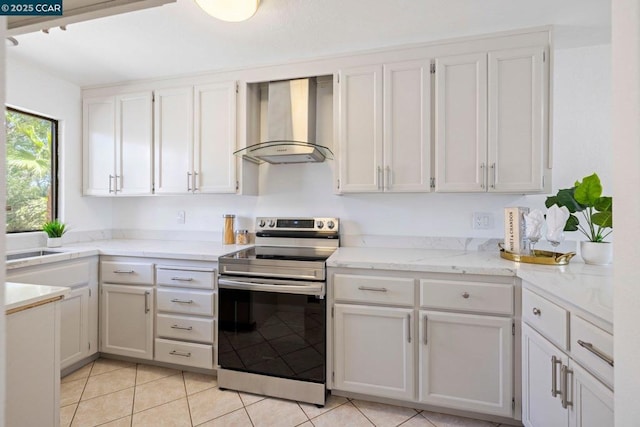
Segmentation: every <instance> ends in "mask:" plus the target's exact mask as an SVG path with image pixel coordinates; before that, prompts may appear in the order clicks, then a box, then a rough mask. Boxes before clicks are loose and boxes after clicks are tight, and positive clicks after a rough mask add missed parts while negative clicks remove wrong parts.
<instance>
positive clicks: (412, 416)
mask: <svg viewBox="0 0 640 427" xmlns="http://www.w3.org/2000/svg"><path fill="white" fill-rule="evenodd" d="M60 406H61V409H60V425H61V426H62V427H68V426H74V427H75V426H78V427H93V426H105V427H106V426H110V427H121V426H122V427H124V426H127V427H132V426H135V427H138V426H150V427H161V426H175V427H179V426H185V427H192V426H203V427H212V426H234V427H235V426H237V427H244V426H247V427H267V426H277V427H289V426H292V427H293V426H303V427H312V426H316V427H321V426H328V427H335V426H349V427H352V426H353V427H356V426H380V427H383V426H385V427H386V426H400V425H402V426H403V427H419V426H420V427H453V426H463V427H496V426H497V424H495V423H489V422H486V421H479V420H473V419H470V418H461V417H454V416H451V415H444V414H437V413H434V412H428V411H419V410H415V409H409V408H403V407H399V406H392V405H383V404H380V403H373V402H367V401H363V400H355V399H346V398H344V397H337V396H330V397H329V399H328V401H327V404H326V405H325V407H324V408H318V407H316V406H315V405H309V404H306V403H299V402H292V401H287V400H280V399H272V398H268V397H263V396H257V395H253V394H247V393H237V392H235V391H228V390H225V391H223V390H220V389H218V387H217V382H216V378H215V377H212V376H208V375H202V374H195V373H192V372H187V371H179V370H174V369H168V368H161V367H157V366H151V365H144V364H135V363H128V362H123V361H118V360H111V359H98V360H96V361H95V362H92V363H90V364H88V365H86V366H84V367H82V368H80V369H79V370H77V371H75V372H73V373H72V374H70V375H67V376H66V377H64V378H63V379H62V381H61V397H60Z"/></svg>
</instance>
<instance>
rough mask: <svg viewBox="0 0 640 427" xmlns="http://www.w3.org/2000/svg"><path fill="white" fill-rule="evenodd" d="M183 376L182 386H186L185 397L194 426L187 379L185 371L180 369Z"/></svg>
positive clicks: (190, 420)
mask: <svg viewBox="0 0 640 427" xmlns="http://www.w3.org/2000/svg"><path fill="white" fill-rule="evenodd" d="M180 376H181V377H182V386H183V387H184V398H185V400H186V401H187V411H188V412H189V424H191V427H193V415H191V405H190V404H189V391H188V390H187V380H186V378H185V377H184V371H180Z"/></svg>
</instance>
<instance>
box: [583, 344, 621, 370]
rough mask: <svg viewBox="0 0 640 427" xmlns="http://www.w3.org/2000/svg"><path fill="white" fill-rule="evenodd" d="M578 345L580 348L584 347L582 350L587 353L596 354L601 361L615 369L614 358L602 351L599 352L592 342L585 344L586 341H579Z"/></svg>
mask: <svg viewBox="0 0 640 427" xmlns="http://www.w3.org/2000/svg"><path fill="white" fill-rule="evenodd" d="M578 344H579V345H580V347H582V348H584V349H586V350H587V351H589V352H591V353H593V354H595V355H596V356H598V357H599V358H600V359H602V360H604V361H605V362H606V363H607V364H608V365H609V366H611V367H613V358H611V357H609V356H607V355H606V354H605V353H603V352H602V351H601V350H599V349H598V348H596V347H594V346H593V344H591V343H590V342H585V341H582V340H578Z"/></svg>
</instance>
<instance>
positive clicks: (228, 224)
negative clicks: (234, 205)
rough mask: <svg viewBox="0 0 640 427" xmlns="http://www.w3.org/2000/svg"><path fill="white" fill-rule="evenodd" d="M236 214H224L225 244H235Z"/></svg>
mask: <svg viewBox="0 0 640 427" xmlns="http://www.w3.org/2000/svg"><path fill="white" fill-rule="evenodd" d="M235 217H236V216H235V215H233V214H226V215H223V218H224V228H223V231H222V243H223V244H225V245H233V244H234V243H235V238H234V235H233V220H234V219H235Z"/></svg>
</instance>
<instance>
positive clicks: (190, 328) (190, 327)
mask: <svg viewBox="0 0 640 427" xmlns="http://www.w3.org/2000/svg"><path fill="white" fill-rule="evenodd" d="M171 329H180V330H183V331H192V330H193V326H187V327H186V328H185V327H184V326H178V325H171Z"/></svg>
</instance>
